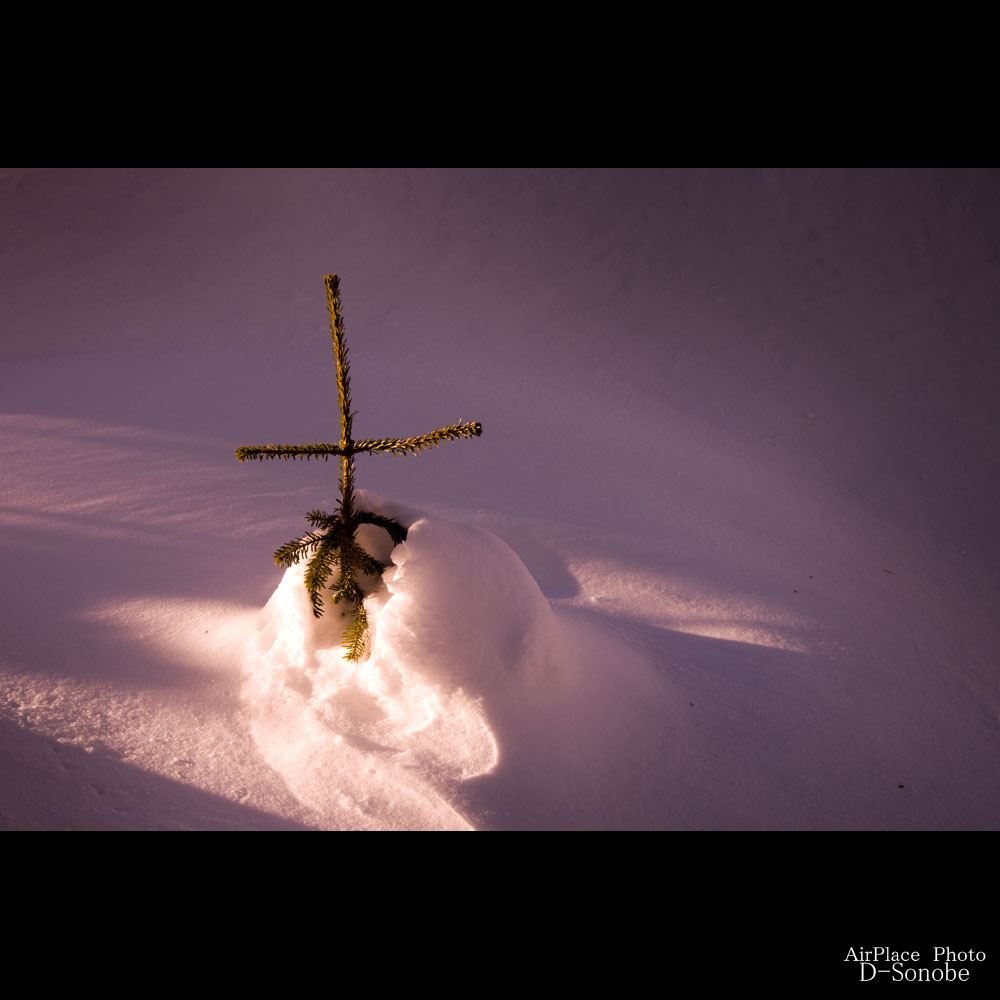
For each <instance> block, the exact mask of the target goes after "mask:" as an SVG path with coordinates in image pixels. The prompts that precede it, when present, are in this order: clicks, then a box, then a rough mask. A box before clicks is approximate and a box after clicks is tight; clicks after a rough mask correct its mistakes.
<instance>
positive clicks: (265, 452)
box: [236, 421, 483, 462]
mask: <svg viewBox="0 0 1000 1000" xmlns="http://www.w3.org/2000/svg"><path fill="white" fill-rule="evenodd" d="M482 433H483V425H482V424H481V423H479V422H478V421H476V422H471V423H463V422H462V421H459V422H458V423H457V424H451V425H450V426H449V427H439V428H438V429H437V430H436V431H431V432H430V433H429V434H421V435H419V436H417V437H408V438H370V439H366V440H364V441H354V442H352V443H351V444H349V445H348V446H347V447H346V448H341V446H340V445H339V444H261V445H253V446H250V447H247V448H237V449H236V457H237V458H238V459H239V460H240V461H241V462H251V461H253V460H254V459H256V460H257V461H258V462H263V461H264V459H265V458H268V459H270V458H280V459H282V460H284V461H286V462H287V461H288V460H289V459H292V460H293V461H294V460H295V459H299V458H301V459H303V460H305V461H307V462H308V461H309V459H310V458H315V459H316V461H317V462H318V461H319V460H320V459H321V458H322V459H324V460H325V459H328V458H329V457H330V456H331V455H357V454H358V453H363V454H366V455H384V454H390V455H416V454H417V453H418V452H421V451H423V450H424V449H425V448H434V447H436V446H437V445H439V444H443V443H444V442H445V441H457V440H458V439H459V438H471V437H479V436H480V434H482Z"/></svg>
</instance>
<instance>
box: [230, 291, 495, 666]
mask: <svg viewBox="0 0 1000 1000" xmlns="http://www.w3.org/2000/svg"><path fill="white" fill-rule="evenodd" d="M323 282H324V284H325V285H326V303H327V308H328V310H329V313H330V336H331V337H332V339H333V357H334V361H335V362H336V365H337V392H338V394H339V395H340V441H339V442H338V443H337V444H290V445H285V444H265V445H252V446H250V447H246V448H237V449H236V457H237V458H238V459H239V460H240V461H241V462H247V461H250V460H252V459H257V460H258V461H261V462H263V461H264V459H273V458H280V459H282V460H283V461H286V462H287V461H288V460H289V459H292V460H293V461H294V460H295V459H302V460H304V461H308V460H309V459H310V458H315V459H316V461H319V460H320V458H322V459H323V460H324V461H327V460H328V459H329V458H330V456H331V455H336V456H338V457H339V458H340V503H339V504H338V505H337V510H336V512H335V513H333V514H328V513H326V512H325V511H322V510H311V511H309V513H308V514H306V520H307V521H308V522H309V523H310V524H311V525H312V527H313V529H315V530H313V531H309V532H307V533H306V534H305V535H304V536H303V537H301V538H293V539H292V540H291V541H290V542H286V543H285V544H284V545H281V546H279V547H278V548H277V549H276V550H275V552H274V562H275V564H276V565H278V566H283V567H285V568H286V569H287V568H288V567H290V566H294V565H295V564H296V563H299V562H301V561H302V560H303V559H308V560H309V562H308V565H307V567H306V572H305V585H306V590H307V591H308V593H309V598H310V600H311V601H312V608H313V614H314V615H315V616H316V617H317V618H320V617H322V615H323V597H324V591H325V590H326V589H327V584H328V582H329V580H330V577H331V575H332V574H333V568H334V566H336V567H338V569H339V572H338V575H337V579H336V581H335V582H334V583H333V584H332V586H331V587H330V588H329V591H330V600H331V602H332V603H333V604H340V603H341V602H347V604H348V605H350V606H351V610H350V613H349V622H348V624H347V627H346V628H345V629H344V634H343V644H344V649H345V656H346V658H347V659H348V660H351V661H354V662H356V661H358V660H360V659H361V658H362V657H363V656H364V653H365V649H366V646H367V641H368V631H369V630H368V616H367V614H366V613H365V605H364V597H365V595H364V592H363V591H362V589H361V585H360V583H359V582H358V579H357V578H358V576H359V575H369V576H374V577H379V576H381V574H382V571H383V570H384V569H385V568H386V564H385V563H381V562H379V561H378V560H376V559H374V558H373V557H372V556H370V555H369V554H368V553H367V552H366V551H365V550H364V549H363V548H362V547H361V546H360V545H359V544H358V542H357V538H356V534H357V529H358V526H359V525H362V524H372V525H375V526H376V527H379V528H382V529H384V530H385V531H386V532H388V534H389V537H390V538H391V539H392V541H393V542H394V543H395V544H399V542H402V541H404V540H405V539H406V528H404V527H403V525H401V524H400V523H399V522H398V521H395V520H393V519H392V518H391V517H384V516H383V515H381V514H376V513H374V512H373V511H367V510H358V509H357V508H356V507H355V505H354V456H355V455H357V454H359V453H364V454H367V455H383V454H389V455H393V456H396V455H416V454H419V453H420V452H421V451H423V450H424V449H425V448H433V447H435V446H436V445H439V444H441V443H442V442H444V441H451V440H454V439H457V438H466V437H468V438H471V437H478V436H479V435H480V434H481V433H482V430H483V428H482V424H480V423H478V422H476V423H466V422H463V421H459V422H458V423H457V424H451V425H450V426H448V427H440V428H438V429H437V430H436V431H431V432H430V433H429V434H421V435H420V436H419V437H408V438H378V439H373V440H361V441H355V440H354V436H353V433H352V426H351V425H352V419H353V417H354V411H352V410H351V379H350V372H349V369H348V364H347V347H346V345H345V343H344V317H343V313H342V312H341V308H340V281H339V279H338V277H337V275H335V274H328V275H326V276H325V277H324V279H323Z"/></svg>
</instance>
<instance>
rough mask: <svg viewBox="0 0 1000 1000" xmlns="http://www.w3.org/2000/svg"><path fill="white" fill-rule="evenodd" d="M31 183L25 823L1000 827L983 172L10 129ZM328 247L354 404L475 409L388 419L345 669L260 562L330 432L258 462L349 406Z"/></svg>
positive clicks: (13, 772)
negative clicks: (93, 160) (210, 159)
mask: <svg viewBox="0 0 1000 1000" xmlns="http://www.w3.org/2000/svg"><path fill="white" fill-rule="evenodd" d="M0 217H2V218H3V220H4V225H3V226H2V227H0V252H2V258H3V269H2V275H0V283H2V284H0V329H2V334H0V358H2V366H0V447H2V451H3V455H4V462H3V466H2V468H0V485H2V495H3V499H2V501H0V541H2V543H3V544H2V546H0V559H2V560H3V579H4V581H5V583H4V643H3V646H2V647H0V748H2V750H3V753H2V754H0V828H8V829H43V828H44V829H149V828H153V829H155V828H169V829H277V828H289V829H298V828H306V827H311V828H317V827H318V828H337V829H339V828H359V829H381V828H391V829H399V828H406V829H409V828H418V827H427V828H433V829H440V828H449V829H450V828H456V829H467V828H470V827H471V828H479V829H510V828H515V829H520V828H569V829H582V828H615V829H634V828H662V829H672V828H699V829H704V828H733V829H760V828H765V829H775V828H783V829H798V828H834V829H841V828H869V829H900V828H934V829H943V828H993V827H996V826H997V824H998V823H1000V795H998V793H997V790H996V778H995V776H996V773H997V772H998V770H1000V767H998V765H1000V678H998V675H997V667H996V663H997V651H998V626H997V623H996V613H995V604H996V594H997V575H996V569H995V567H996V565H997V559H998V557H1000V532H998V531H997V530H996V526H995V525H996V514H995V512H996V510H997V509H1000V489H998V481H1000V480H998V476H997V474H996V471H995V470H996V468H997V460H998V458H1000V456H998V443H1000V412H998V410H1000V402H998V396H997V394H996V392H995V383H996V378H997V365H996V360H997V350H998V349H997V341H998V338H997V334H998V331H1000V174H998V173H997V172H996V171H957V170H955V171H951V170H949V171H922V170H896V171H867V170H866V171H798V170H795V171H764V170H740V171H706V170H696V171H588V170H581V171H550V172H546V171H524V170H518V171H431V172H427V171H382V172H379V171H348V170H288V171H256V170H245V171H221V170H206V171H173V170H171V171H142V170H122V171H106V170H94V171H76V170H38V171H34V170H8V171H5V172H3V173H0ZM331 271H335V272H337V273H338V274H340V276H341V291H342V296H343V305H344V311H345V316H346V329H347V341H348V345H349V348H350V352H351V354H350V357H351V364H352V374H353V382H352V390H353V397H354V398H353V401H354V405H355V408H356V409H357V411H358V415H357V417H356V419H355V425H354V426H355V431H356V433H357V434H358V435H359V436H365V437H380V436H405V435H410V434H417V433H421V432H424V431H428V430H431V429H432V428H435V427H438V426H441V425H442V424H447V423H452V422H454V421H456V420H458V419H466V420H480V421H482V423H483V428H484V431H483V436H482V438H481V439H477V440H474V441H460V442H453V443H450V444H448V445H446V446H444V447H441V448H439V449H435V450H434V451H433V452H430V453H428V454H424V455H421V456H419V457H417V458H407V459H398V460H391V459H388V458H381V457H365V456H362V457H359V459H358V481H359V484H360V485H361V486H362V487H365V488H367V489H370V490H372V491H373V496H372V498H371V502H372V503H373V504H380V503H387V504H389V505H390V507H391V505H392V504H393V503H396V504H402V505H405V507H398V508H397V509H400V510H403V509H406V510H408V515H407V516H408V517H410V518H411V519H412V521H413V522H414V523H415V525H416V527H415V529H414V533H413V538H412V539H411V540H410V541H408V542H407V543H406V545H405V546H401V547H399V548H398V549H397V550H396V552H395V553H394V554H393V561H394V562H395V563H396V564H397V565H396V567H395V568H394V569H393V570H391V571H390V573H389V574H388V575H387V577H388V578H387V587H386V590H385V591H383V592H382V594H381V595H378V596H377V597H376V598H373V617H374V620H375V622H376V629H375V644H374V647H373V654H372V657H371V659H370V660H368V661H366V663H365V664H364V665H362V666H361V667H359V668H357V669H352V670H348V668H347V667H346V665H344V664H343V663H342V662H341V661H340V660H339V656H338V655H337V647H336V636H335V635H332V637H331V635H330V634H327V633H328V632H330V630H329V628H327V631H326V632H324V630H323V627H319V628H318V630H317V628H316V627H314V623H313V622H312V621H311V620H310V619H309V618H308V616H306V617H303V616H302V614H301V612H302V607H301V605H300V604H297V603H296V602H297V597H296V594H297V593H298V591H297V590H296V589H295V588H294V587H292V586H291V585H290V583H289V582H288V581H285V583H282V573H281V571H280V570H277V569H275V568H274V567H273V565H272V563H271V560H270V553H271V551H272V550H273V549H274V548H275V547H276V546H277V545H278V544H279V543H281V542H283V541H285V540H287V539H288V538H290V537H292V535H294V534H295V533H296V532H297V531H300V530H302V529H303V528H304V526H305V522H304V521H303V520H302V515H303V514H304V513H305V511H307V510H309V509H311V508H314V507H326V508H327V509H329V507H330V506H332V505H333V504H334V503H335V500H336V466H335V465H333V464H327V463H319V464H316V463H309V464H305V463H266V464H257V463H251V464H249V465H238V464H237V463H236V460H235V457H234V455H233V451H234V449H235V448H236V447H237V446H238V445H243V444H258V443H266V442H279V443H307V442H312V441H322V440H333V439H335V438H336V437H337V435H338V428H337V412H336V411H337V398H336V386H335V383H334V380H333V360H332V357H331V352H330V347H329V339H328V333H327V327H326V322H327V321H326V314H325V305H324V299H323V285H322V278H323V275H324V274H326V273H328V272H331ZM381 498H392V499H391V500H382V499H381ZM421 518H422V520H421ZM450 608H454V609H455V612H454V615H453V616H452V617H451V618H449V609H450ZM327 625H329V623H327ZM334 631H335V630H334Z"/></svg>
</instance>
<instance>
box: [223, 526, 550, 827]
mask: <svg viewBox="0 0 1000 1000" xmlns="http://www.w3.org/2000/svg"><path fill="white" fill-rule="evenodd" d="M380 534H381V535H384V533H381V532H380V531H379V529H375V528H369V527H368V526H364V527H363V528H362V529H361V530H360V531H359V541H361V543H362V544H363V545H365V546H366V548H368V549H369V550H371V551H373V552H374V554H376V556H377V557H379V558H382V559H383V560H386V558H387V556H386V554H385V552H384V551H383V552H378V551H376V550H377V549H378V548H379V546H380V545H383V546H384V545H385V544H386V543H385V541H384V540H383V539H381V538H379V537H378V536H379V535H380ZM389 544H390V545H391V543H389ZM391 558H392V563H393V565H392V566H391V567H390V568H389V569H388V570H387V571H386V573H385V574H384V583H385V586H384V587H382V588H380V590H379V591H378V592H377V593H375V594H373V595H372V596H371V597H369V598H368V599H367V602H366V603H367V606H368V611H369V617H370V620H371V623H372V644H371V655H370V657H369V658H368V659H367V660H365V661H364V662H361V663H350V662H348V661H347V660H346V659H345V658H344V656H343V650H342V648H341V632H342V630H343V627H344V618H343V616H342V615H341V614H339V613H338V610H337V609H335V608H328V610H327V613H326V614H325V615H324V617H323V618H322V619H316V618H314V617H313V614H312V609H311V606H310V603H309V599H308V596H307V594H306V590H305V586H304V582H303V575H304V569H305V567H304V564H300V565H298V566H293V567H291V568H290V569H288V570H287V571H286V572H285V575H284V577H283V579H282V581H281V583H280V585H279V586H278V588H277V590H276V591H275V592H274V594H273V595H272V597H271V599H270V600H269V601H268V603H267V605H266V606H265V607H264V609H263V610H262V611H261V612H260V614H259V616H258V621H257V628H256V634H255V636H254V638H253V640H252V643H251V647H250V650H249V655H248V658H247V670H246V673H247V680H246V683H245V686H244V689H243V700H244V703H245V705H246V707H247V712H248V715H249V718H250V723H251V731H252V734H253V737H254V740H255V742H256V744H257V746H258V749H259V750H260V752H261V754H262V755H263V756H264V758H265V760H266V761H267V763H268V764H269V765H270V766H271V767H272V768H274V769H275V770H276V771H278V773H279V774H280V775H281V776H282V777H283V778H284V780H285V782H286V784H287V785H288V787H289V788H290V790H291V791H292V792H293V793H294V794H295V795H296V797H297V798H299V800H300V801H301V802H302V803H303V804H304V805H307V806H308V807H309V808H311V809H313V810H315V811H316V812H317V813H318V814H319V815H320V816H321V817H322V820H323V823H324V825H327V826H329V827H333V828H339V829H347V828H351V829H357V828H359V827H360V828H362V829H385V828H390V829H469V828H470V824H469V822H468V821H467V820H466V819H465V818H464V817H463V816H462V815H461V814H460V812H459V811H458V810H457V809H456V808H455V807H454V806H453V805H451V803H450V801H449V799H451V798H454V797H455V789H456V786H457V785H458V783H460V782H462V781H465V780H468V779H470V778H473V777H476V776H478V775H483V774H487V773H488V772H490V771H491V770H492V769H493V768H494V767H495V766H496V763H497V759H498V750H497V742H496V739H495V737H494V734H493V731H492V729H491V727H490V723H489V720H488V717H487V713H486V710H485V709H484V705H483V701H484V696H485V695H488V694H490V693H491V692H495V691H496V690H497V688H499V687H503V686H504V685H505V684H506V683H508V682H509V680H510V676H509V675H511V674H512V672H516V670H517V668H518V664H519V662H520V660H521V659H522V656H521V654H522V652H523V650H524V649H525V648H526V646H527V645H528V644H530V643H531V642H532V637H533V636H535V635H536V634H538V633H540V632H543V631H544V626H545V624H546V623H547V622H548V621H549V620H550V619H551V618H552V612H551V610H550V609H549V606H548V603H547V602H546V600H545V598H544V597H543V596H542V594H541V592H540V591H539V589H538V586H537V584H535V581H534V580H533V579H532V577H531V575H530V574H529V573H528V571H527V570H526V569H525V568H524V566H523V565H522V564H521V562H520V560H518V558H517V556H515V555H514V553H513V552H512V551H511V550H510V549H509V548H508V547H507V546H506V545H504V543H503V542H501V541H500V540H499V539H497V538H496V537H494V536H493V535H490V534H489V533H488V532H485V531H483V530H481V529H478V528H474V527H471V526H465V525H459V524H450V523H447V522H436V521H432V520H429V519H426V518H424V519H420V520H418V521H416V523H414V524H413V525H412V526H411V528H410V534H409V539H408V540H407V541H406V542H405V543H403V544H401V545H399V546H397V547H396V548H395V549H394V550H393V551H392V553H391Z"/></svg>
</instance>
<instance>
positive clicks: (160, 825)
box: [0, 721, 311, 830]
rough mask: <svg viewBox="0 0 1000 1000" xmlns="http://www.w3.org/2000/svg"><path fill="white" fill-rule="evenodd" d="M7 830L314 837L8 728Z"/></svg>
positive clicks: (2, 789) (1, 797)
mask: <svg viewBox="0 0 1000 1000" xmlns="http://www.w3.org/2000/svg"><path fill="white" fill-rule="evenodd" d="M0 829H2V830H309V829H311V827H308V826H306V825H304V824H302V823H298V822H295V821H292V820H288V819H284V818H282V817H280V816H275V815H272V814H270V813H267V812H264V811H262V810H260V809H257V808H254V807H252V806H247V805H241V804H239V803H237V802H232V801H230V800H229V799H226V798H223V797H221V796H219V795H214V794H212V793H211V792H205V791H202V790H200V789H198V788H193V787H191V786H190V785H185V784H183V783H181V782H178V781H173V780H172V779H170V778H165V777H162V776H160V775H157V774H151V773H149V772H146V771H142V770H140V769H139V768H137V767H135V766H133V765H131V764H128V763H126V762H125V761H123V760H121V759H120V758H119V757H117V756H116V755H115V754H114V753H113V752H112V751H111V750H109V749H107V748H106V747H102V746H95V747H94V748H93V752H92V753H87V752H86V751H85V750H82V749H81V748H79V747H75V746H71V745H68V744H63V743H59V742H57V741H54V740H49V739H46V738H44V737H43V736H40V735H38V734H37V733H33V732H30V731H28V730H25V729H22V728H21V727H20V726H18V725H17V724H15V723H13V722H7V721H0Z"/></svg>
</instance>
